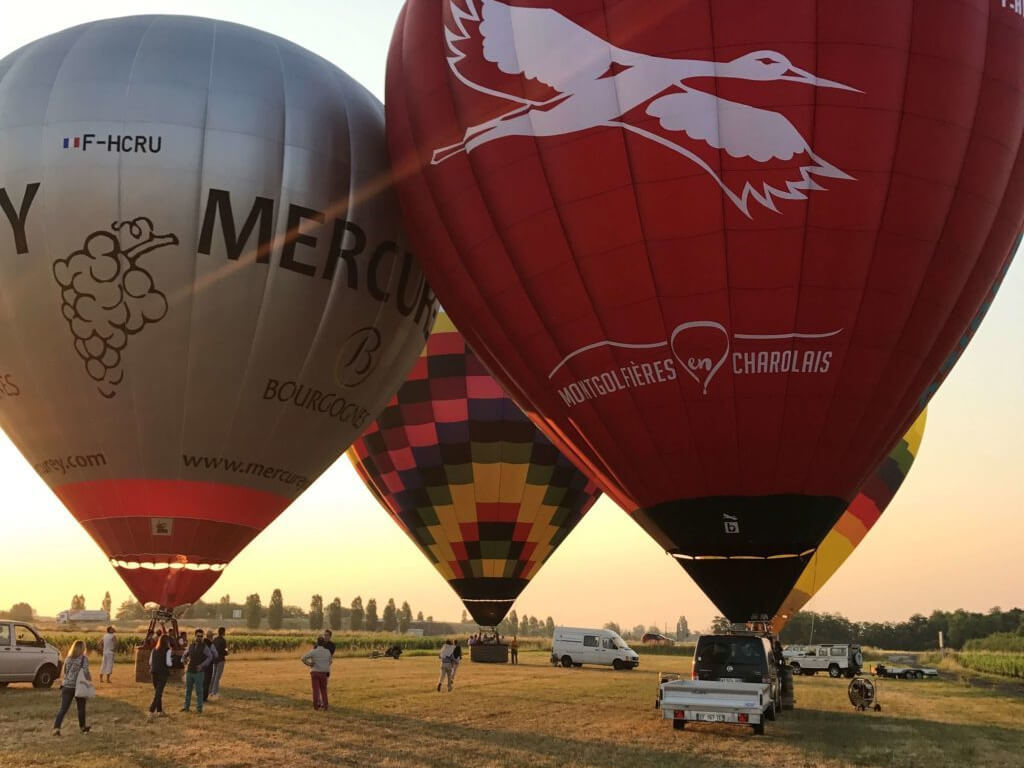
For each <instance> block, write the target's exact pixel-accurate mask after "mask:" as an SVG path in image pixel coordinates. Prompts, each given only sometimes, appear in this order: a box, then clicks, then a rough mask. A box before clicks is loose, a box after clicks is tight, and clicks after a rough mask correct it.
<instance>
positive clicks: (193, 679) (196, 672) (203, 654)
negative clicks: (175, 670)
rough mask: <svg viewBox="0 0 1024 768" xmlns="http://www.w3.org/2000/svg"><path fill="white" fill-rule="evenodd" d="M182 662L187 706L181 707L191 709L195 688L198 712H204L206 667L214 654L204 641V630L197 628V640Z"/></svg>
mask: <svg viewBox="0 0 1024 768" xmlns="http://www.w3.org/2000/svg"><path fill="white" fill-rule="evenodd" d="M181 663H182V664H183V665H184V666H185V706H183V707H182V708H181V711H182V712H188V711H190V707H191V706H192V691H193V690H195V692H196V712H199V713H200V714H202V712H203V678H205V677H206V669H207V668H208V667H209V666H210V665H211V664H212V663H213V654H212V653H211V652H210V649H209V648H207V647H206V643H205V642H203V630H201V629H197V630H196V635H195V640H194V641H193V642H192V644H191V645H190V646H189V647H188V648H187V649H186V651H185V654H184V655H183V656H182V657H181Z"/></svg>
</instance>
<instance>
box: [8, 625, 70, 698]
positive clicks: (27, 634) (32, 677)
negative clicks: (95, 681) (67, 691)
mask: <svg viewBox="0 0 1024 768" xmlns="http://www.w3.org/2000/svg"><path fill="white" fill-rule="evenodd" d="M60 670H61V660H60V651H58V650H57V649H56V648H55V647H53V646H52V645H50V644H49V643H47V642H46V641H45V640H43V638H42V637H40V635H39V633H38V632H36V630H35V629H34V628H33V627H31V626H29V625H28V624H25V623H23V622H20V621H4V620H0V688H6V687H7V685H8V684H9V683H32V685H34V686H35V687H36V688H49V687H51V686H52V685H53V682H54V680H56V679H57V677H58V676H59V675H60Z"/></svg>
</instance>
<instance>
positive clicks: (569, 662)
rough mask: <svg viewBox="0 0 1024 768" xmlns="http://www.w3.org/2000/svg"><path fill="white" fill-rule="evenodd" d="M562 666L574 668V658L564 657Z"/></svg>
mask: <svg viewBox="0 0 1024 768" xmlns="http://www.w3.org/2000/svg"><path fill="white" fill-rule="evenodd" d="M562 666H563V667H566V668H569V667H571V666H572V657H571V656H563V657H562Z"/></svg>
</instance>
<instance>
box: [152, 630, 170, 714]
mask: <svg viewBox="0 0 1024 768" xmlns="http://www.w3.org/2000/svg"><path fill="white" fill-rule="evenodd" d="M172 666H173V661H172V660H171V642H170V639H169V638H168V637H167V635H160V636H159V637H158V638H157V640H156V648H154V649H153V650H152V651H151V652H150V654H149V674H150V676H151V677H152V678H153V703H152V704H150V705H149V719H150V720H152V719H153V717H154V716H155V717H167V715H165V714H164V687H165V686H166V685H167V678H168V676H170V674H171V667H172Z"/></svg>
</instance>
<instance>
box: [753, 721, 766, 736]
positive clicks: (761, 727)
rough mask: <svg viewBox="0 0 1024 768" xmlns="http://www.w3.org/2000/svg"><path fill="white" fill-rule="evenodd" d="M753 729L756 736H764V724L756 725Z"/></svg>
mask: <svg viewBox="0 0 1024 768" xmlns="http://www.w3.org/2000/svg"><path fill="white" fill-rule="evenodd" d="M753 728H754V735H755V736H764V723H754V725H753Z"/></svg>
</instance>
